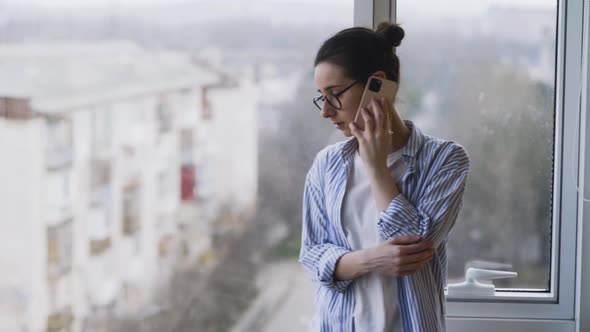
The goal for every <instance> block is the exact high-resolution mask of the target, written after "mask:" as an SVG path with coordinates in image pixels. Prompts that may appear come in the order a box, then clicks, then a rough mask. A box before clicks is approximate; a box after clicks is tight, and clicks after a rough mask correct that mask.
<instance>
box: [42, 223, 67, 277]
mask: <svg viewBox="0 0 590 332" xmlns="http://www.w3.org/2000/svg"><path fill="white" fill-rule="evenodd" d="M72 235H73V234H72V221H71V220H69V221H66V222H64V223H63V224H61V225H58V226H52V227H49V228H48V229H47V264H48V266H47V275H48V278H50V279H57V278H59V277H60V276H62V275H63V274H67V273H69V271H70V269H71V268H72V258H73V236H72Z"/></svg>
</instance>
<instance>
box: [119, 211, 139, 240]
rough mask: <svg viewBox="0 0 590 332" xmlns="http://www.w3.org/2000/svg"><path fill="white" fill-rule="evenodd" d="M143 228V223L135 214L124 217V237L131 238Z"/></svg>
mask: <svg viewBox="0 0 590 332" xmlns="http://www.w3.org/2000/svg"><path fill="white" fill-rule="evenodd" d="M140 228H141V221H140V219H139V217H138V216H137V215H135V214H130V215H126V216H123V235H125V236H131V235H133V234H135V233H136V232H137V231H138V230H139V229H140Z"/></svg>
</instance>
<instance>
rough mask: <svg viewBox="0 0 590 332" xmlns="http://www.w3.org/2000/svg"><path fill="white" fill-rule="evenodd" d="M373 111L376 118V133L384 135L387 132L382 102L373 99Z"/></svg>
mask: <svg viewBox="0 0 590 332" xmlns="http://www.w3.org/2000/svg"><path fill="white" fill-rule="evenodd" d="M371 110H372V111H373V116H374V117H375V131H376V132H377V133H379V134H380V133H383V132H384V131H385V122H386V121H385V113H383V104H382V100H377V99H375V98H373V99H372V100H371Z"/></svg>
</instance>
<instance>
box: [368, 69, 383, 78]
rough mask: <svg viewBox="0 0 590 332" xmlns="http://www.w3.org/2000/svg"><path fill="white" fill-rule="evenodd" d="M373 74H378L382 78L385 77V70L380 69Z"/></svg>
mask: <svg viewBox="0 0 590 332" xmlns="http://www.w3.org/2000/svg"><path fill="white" fill-rule="evenodd" d="M371 76H377V77H380V78H385V72H384V71H383V70H378V71H376V72H374V73H373V74H372V75H371Z"/></svg>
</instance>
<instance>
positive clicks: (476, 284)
mask: <svg viewBox="0 0 590 332" xmlns="http://www.w3.org/2000/svg"><path fill="white" fill-rule="evenodd" d="M516 276H518V273H516V272H511V271H498V270H486V269H478V268H474V267H470V268H468V269H467V271H466V272H465V281H463V282H460V283H456V284H448V285H447V295H448V296H461V297H481V296H494V293H495V291H496V286H494V284H486V283H482V282H480V281H481V280H492V279H500V278H514V277H516Z"/></svg>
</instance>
